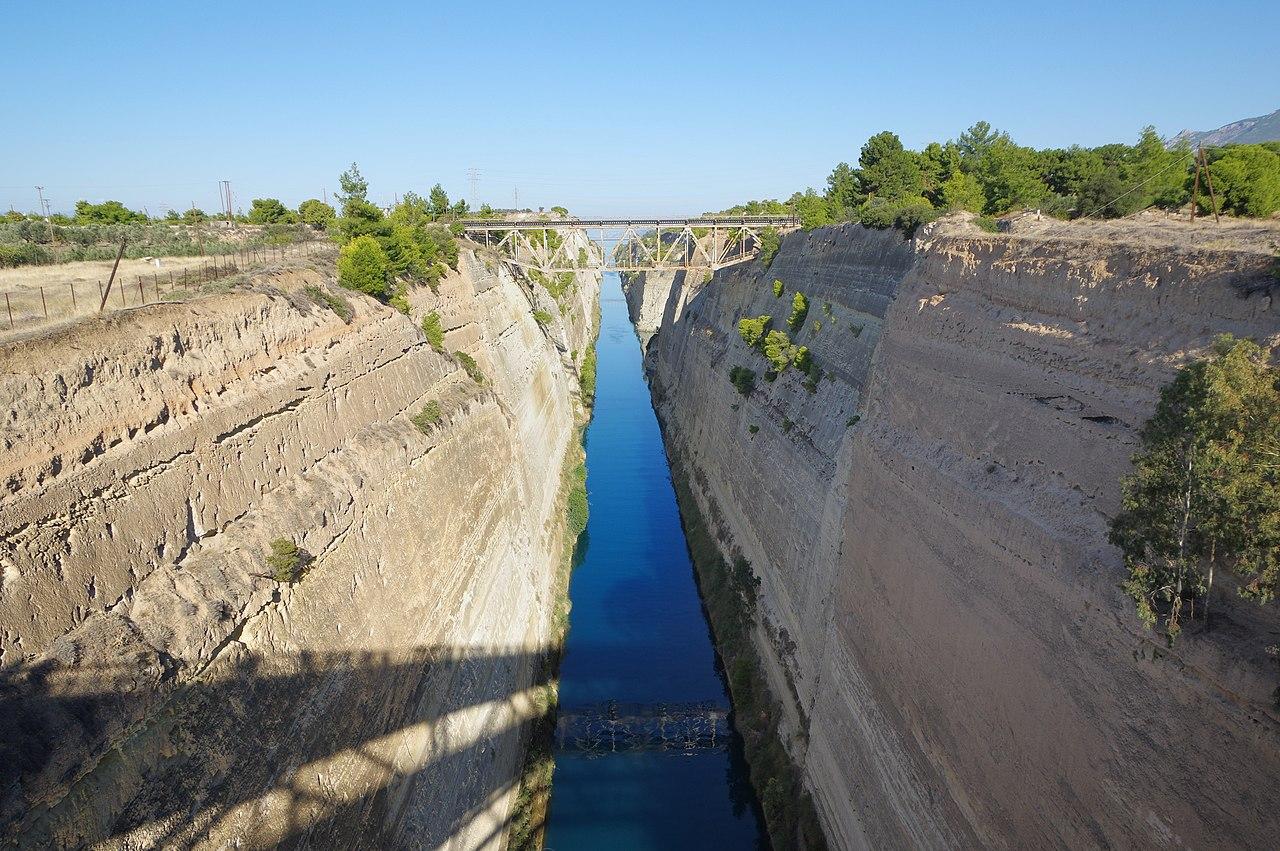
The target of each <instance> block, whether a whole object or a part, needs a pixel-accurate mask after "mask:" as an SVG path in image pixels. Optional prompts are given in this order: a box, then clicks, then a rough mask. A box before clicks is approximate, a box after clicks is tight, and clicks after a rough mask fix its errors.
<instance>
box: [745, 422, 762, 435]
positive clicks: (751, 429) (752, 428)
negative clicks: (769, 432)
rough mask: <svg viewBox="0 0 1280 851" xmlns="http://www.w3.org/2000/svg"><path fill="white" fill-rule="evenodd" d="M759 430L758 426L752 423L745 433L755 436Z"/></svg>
mask: <svg viewBox="0 0 1280 851" xmlns="http://www.w3.org/2000/svg"><path fill="white" fill-rule="evenodd" d="M759 430H760V426H758V425H756V424H755V423H752V424H751V425H749V426H747V431H749V432H751V433H752V434H755V433H756V432H758V431H759Z"/></svg>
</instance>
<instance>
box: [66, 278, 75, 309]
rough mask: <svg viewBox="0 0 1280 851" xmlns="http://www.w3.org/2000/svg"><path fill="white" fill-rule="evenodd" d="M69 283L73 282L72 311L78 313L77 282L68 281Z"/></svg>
mask: <svg viewBox="0 0 1280 851" xmlns="http://www.w3.org/2000/svg"><path fill="white" fill-rule="evenodd" d="M67 283H69V284H71V312H72V313H76V312H77V308H76V282H75V281H68V282H67Z"/></svg>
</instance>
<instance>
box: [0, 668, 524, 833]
mask: <svg viewBox="0 0 1280 851" xmlns="http://www.w3.org/2000/svg"><path fill="white" fill-rule="evenodd" d="M136 661H137V660H127V659H126V660H122V661H121V663H120V664H119V665H118V666H113V667H110V668H93V669H86V668H85V667H83V666H78V665H76V664H75V663H74V661H72V662H70V663H69V664H67V663H64V662H62V661H58V660H56V659H53V660H44V661H41V662H39V663H37V664H34V665H29V666H19V667H14V668H9V669H6V670H4V671H0V838H3V839H5V840H7V841H9V842H14V841H16V842H17V843H18V844H19V845H22V846H24V847H28V846H29V847H83V846H87V845H91V844H95V843H99V842H103V843H105V844H107V845H108V846H112V847H114V846H124V847H144V848H150V847H166V848H192V847H205V846H210V847H242V848H259V847H299V848H301V847H327V848H333V847H342V848H404V847H437V846H447V847H448V846H451V843H452V845H455V846H456V847H468V848H471V847H486V846H488V845H490V844H493V845H494V846H495V847H496V845H497V843H498V842H500V840H501V837H502V836H503V834H504V833H505V831H506V829H507V824H506V820H505V819H506V810H507V809H508V806H507V805H508V803H509V801H510V794H511V793H512V791H513V788H514V787H515V785H516V784H517V783H518V782H519V776H518V775H519V771H520V767H521V764H522V760H523V753H522V748H521V746H520V745H521V739H522V737H523V736H524V734H525V731H526V730H527V729H528V722H529V721H531V720H532V719H534V718H535V717H537V716H538V712H539V710H538V707H539V706H540V705H543V704H540V703H539V702H538V701H537V700H535V696H536V692H537V690H538V689H539V688H540V687H541V686H542V685H544V684H545V678H544V677H543V676H542V675H541V674H536V673H535V672H541V671H544V670H546V666H545V665H543V664H542V663H543V655H542V654H541V653H540V652H536V651H529V650H524V649H518V650H509V649H497V650H492V649H490V650H486V649H472V648H460V647H413V648H406V649H403V650H389V651H334V652H307V651H302V652H299V653H296V654H278V655H270V656H260V655H255V654H253V653H250V652H249V651H247V650H246V649H245V648H244V646H243V645H240V644H238V643H233V644H232V645H229V646H228V647H227V648H225V649H224V651H223V653H222V654H220V656H219V658H218V661H217V662H216V663H215V664H214V665H212V666H210V668H208V669H206V670H204V671H202V672H201V673H200V674H199V675H198V676H195V677H193V678H190V679H187V680H185V681H183V678H181V677H179V676H178V675H177V674H176V670H177V668H176V666H174V665H172V664H170V665H165V664H159V665H156V666H154V667H153V668H151V669H147V670H146V671H145V672H144V674H145V675H144V676H143V677H142V680H144V681H145V682H144V683H143V684H141V685H140V680H139V669H138V668H137V666H136V665H135V664H132V663H133V662H136Z"/></svg>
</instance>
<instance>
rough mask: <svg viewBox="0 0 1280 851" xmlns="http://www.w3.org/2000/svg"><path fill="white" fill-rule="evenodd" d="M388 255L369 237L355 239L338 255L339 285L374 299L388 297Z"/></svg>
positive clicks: (343, 247)
mask: <svg viewBox="0 0 1280 851" xmlns="http://www.w3.org/2000/svg"><path fill="white" fill-rule="evenodd" d="M387 272H388V265H387V255H386V252H384V251H383V250H382V246H381V245H379V244H378V241H377V240H376V239H374V238H373V237H371V236H358V237H356V238H355V239H353V240H351V241H350V242H348V243H347V244H346V245H344V246H342V251H341V252H339V254H338V283H340V284H342V286H344V287H346V288H347V289H349V290H355V291H356V292H361V293H364V294H366V295H371V296H373V297H374V298H379V299H385V298H386V297H387V296H388V295H390V287H389V286H388V284H387Z"/></svg>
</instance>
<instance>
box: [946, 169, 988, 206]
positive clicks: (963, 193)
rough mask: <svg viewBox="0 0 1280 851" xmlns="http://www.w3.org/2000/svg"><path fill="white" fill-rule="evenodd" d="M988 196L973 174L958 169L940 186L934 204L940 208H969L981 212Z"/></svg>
mask: <svg viewBox="0 0 1280 851" xmlns="http://www.w3.org/2000/svg"><path fill="white" fill-rule="evenodd" d="M986 202H987V196H986V195H984V194H983V193H982V186H981V185H979V183H978V179H977V178H976V177H974V176H973V175H972V174H966V173H965V172H963V171H960V170H959V169H957V170H956V171H954V172H952V173H951V175H950V176H949V177H948V178H946V179H945V180H944V181H943V182H942V184H941V185H940V186H939V187H938V192H937V200H936V201H935V203H934V206H935V207H937V208H938V209H940V210H948V211H950V210H968V211H969V212H971V213H981V212H982V208H983V207H984V206H985V205H986Z"/></svg>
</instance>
